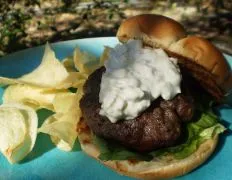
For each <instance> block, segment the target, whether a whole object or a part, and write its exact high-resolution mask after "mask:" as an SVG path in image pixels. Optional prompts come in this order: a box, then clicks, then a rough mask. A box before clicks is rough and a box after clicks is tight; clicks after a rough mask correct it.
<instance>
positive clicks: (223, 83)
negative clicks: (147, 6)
mask: <svg viewBox="0 0 232 180" xmlns="http://www.w3.org/2000/svg"><path fill="white" fill-rule="evenodd" d="M117 37H118V39H119V41H121V42H123V43H124V42H127V41H128V40H130V39H139V40H142V41H143V43H144V44H145V45H148V46H151V47H153V48H163V49H164V50H165V51H166V52H167V53H168V54H169V55H170V56H174V57H177V58H178V61H179V63H180V64H182V65H183V66H184V67H185V68H187V69H188V71H189V72H190V74H192V76H193V77H195V78H196V79H197V80H199V82H200V83H201V84H202V85H203V87H207V90H208V91H210V93H211V94H212V95H213V96H214V97H216V99H218V100H220V99H222V97H223V95H224V94H226V93H227V92H228V91H229V90H230V89H231V88H232V83H231V82H232V74H231V71H230V68H229V65H228V63H227V62H226V60H225V58H224V56H223V55H222V53H221V52H220V51H219V50H218V49H217V48H216V47H215V46H214V45H213V44H211V43H210V42H209V41H207V40H206V39H204V38H201V37H196V36H187V34H186V32H185V30H184V28H183V26H182V25H181V24H179V23H178V22H176V21H174V20H172V19H170V18H167V17H164V16H161V15H155V14H143V15H138V16H134V17H132V18H129V19H127V20H125V21H124V22H123V23H122V24H121V26H120V27H119V29H118V32H117Z"/></svg>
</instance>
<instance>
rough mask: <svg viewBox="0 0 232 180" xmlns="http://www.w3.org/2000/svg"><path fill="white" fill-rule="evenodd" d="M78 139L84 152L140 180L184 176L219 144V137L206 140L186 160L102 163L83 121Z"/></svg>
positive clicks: (167, 159) (203, 160)
mask: <svg viewBox="0 0 232 180" xmlns="http://www.w3.org/2000/svg"><path fill="white" fill-rule="evenodd" d="M77 131H78V133H79V135H78V138H79V142H80V144H81V148H82V150H83V151H84V152H85V153H86V154H87V155H89V156H91V157H93V158H95V159H96V160H98V161H99V162H101V163H102V164H104V165H105V166H107V167H109V168H111V169H112V170H114V171H116V172H117V173H119V174H121V175H125V176H129V177H134V178H138V179H164V178H172V177H177V176H182V175H184V174H187V173H188V172H190V171H192V170H193V169H195V168H197V167H198V166H200V165H201V164H202V163H204V162H205V161H206V160H207V159H208V157H209V156H210V155H211V154H212V153H213V151H214V150H215V148H216V145H217V142H218V135H217V136H215V137H214V138H213V139H209V140H206V141H205V142H204V143H202V144H201V145H200V146H199V148H198V150H197V151H196V152H194V153H193V154H192V155H190V156H188V157H187V158H185V159H181V160H177V159H174V158H172V157H165V158H159V159H158V158H157V159H154V160H152V161H149V162H146V161H132V160H120V161H119V160H117V161H116V160H115V161H101V160H100V159H98V156H99V154H100V152H99V150H98V148H97V147H96V146H95V145H94V144H93V141H92V135H91V134H92V132H91V130H90V129H89V128H88V126H87V125H86V124H85V122H84V121H83V120H81V122H79V123H78V127H77Z"/></svg>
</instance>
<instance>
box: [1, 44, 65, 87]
mask: <svg viewBox="0 0 232 180" xmlns="http://www.w3.org/2000/svg"><path fill="white" fill-rule="evenodd" d="M68 76H69V73H68V71H67V70H66V69H65V67H64V66H63V65H62V63H61V62H60V61H59V60H58V59H56V57H55V52H54V51H53V50H52V49H51V47H50V45H49V44H48V43H47V44H46V46H45V52H44V56H43V59H42V62H41V64H40V65H39V66H38V67H37V68H36V69H35V70H34V71H32V72H31V73H29V74H26V75H23V76H22V77H20V78H17V79H13V78H5V77H1V78H0V84H2V85H8V84H28V85H34V86H39V87H44V88H56V86H57V84H60V83H61V82H62V81H64V80H65V79H66V78H67V77H68Z"/></svg>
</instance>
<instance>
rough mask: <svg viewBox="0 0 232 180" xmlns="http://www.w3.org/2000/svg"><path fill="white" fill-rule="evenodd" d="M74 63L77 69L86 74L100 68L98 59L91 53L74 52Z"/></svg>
mask: <svg viewBox="0 0 232 180" xmlns="http://www.w3.org/2000/svg"><path fill="white" fill-rule="evenodd" d="M73 61H74V65H75V67H76V69H77V70H78V71H79V72H81V73H85V74H88V75H89V74H91V73H92V72H93V71H94V70H95V69H96V67H98V59H97V58H96V57H95V56H93V55H92V54H90V53H86V52H82V51H81V50H80V49H79V48H76V49H75V50H74V55H73Z"/></svg>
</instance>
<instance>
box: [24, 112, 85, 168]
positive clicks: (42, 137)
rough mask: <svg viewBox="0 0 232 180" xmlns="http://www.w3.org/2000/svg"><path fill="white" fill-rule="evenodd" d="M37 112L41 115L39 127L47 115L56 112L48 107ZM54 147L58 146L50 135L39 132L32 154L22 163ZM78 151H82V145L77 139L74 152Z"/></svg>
mask: <svg viewBox="0 0 232 180" xmlns="http://www.w3.org/2000/svg"><path fill="white" fill-rule="evenodd" d="M37 113H38V117H39V122H38V127H40V126H41V125H42V124H43V122H44V120H45V119H47V117H49V116H51V115H52V114H54V113H53V112H52V111H49V110H47V109H40V110H38V111H37ZM53 148H56V147H55V145H54V144H53V143H52V141H51V139H50V136H49V135H47V134H43V133H39V134H38V136H37V139H36V143H35V146H34V148H33V151H32V152H31V153H30V154H28V156H27V157H26V158H25V159H24V160H23V161H22V162H21V164H23V163H27V162H29V161H32V160H34V159H36V158H38V157H40V156H42V155H43V154H44V153H46V152H48V151H50V150H52V149H53ZM76 151H81V146H80V143H79V141H78V140H76V142H75V144H74V147H73V150H72V152H76Z"/></svg>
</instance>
